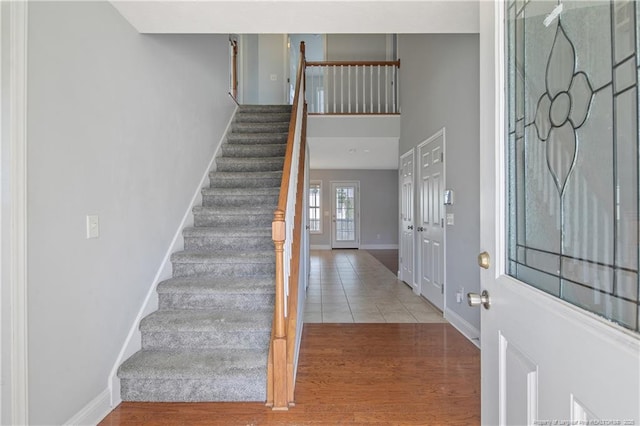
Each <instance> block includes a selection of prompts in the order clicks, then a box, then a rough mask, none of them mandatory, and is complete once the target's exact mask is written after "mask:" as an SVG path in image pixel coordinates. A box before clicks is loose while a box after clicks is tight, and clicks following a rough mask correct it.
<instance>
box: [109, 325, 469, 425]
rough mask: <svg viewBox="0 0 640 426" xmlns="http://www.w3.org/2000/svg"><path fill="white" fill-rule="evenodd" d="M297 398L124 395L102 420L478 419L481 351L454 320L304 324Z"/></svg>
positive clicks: (342, 421)
mask: <svg viewBox="0 0 640 426" xmlns="http://www.w3.org/2000/svg"><path fill="white" fill-rule="evenodd" d="M295 399H296V406H295V407H293V408H291V409H290V410H289V411H288V412H273V411H271V410H270V409H268V408H267V407H265V406H264V405H263V404H262V403H260V402H255V403H122V404H120V405H119V406H118V407H117V408H116V409H115V410H114V411H113V412H112V413H111V414H110V415H109V416H108V417H107V418H105V419H104V420H103V421H102V423H100V425H102V426H115V425H306V424H315V425H337V424H349V425H352V424H358V425H369V424H377V425H476V424H479V423H480V351H479V349H478V348H477V347H475V346H474V345H473V344H472V343H470V342H469V341H468V340H467V339H466V338H465V337H463V336H462V335H461V334H460V333H459V332H458V331H457V330H455V329H454V328H453V327H452V326H451V325H449V324H444V323H441V324H436V323H432V324H305V327H304V332H303V336H302V346H301V352H300V361H299V369H298V379H297V387H296V392H295Z"/></svg>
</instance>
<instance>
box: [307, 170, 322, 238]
mask: <svg viewBox="0 0 640 426" xmlns="http://www.w3.org/2000/svg"><path fill="white" fill-rule="evenodd" d="M321 188H322V184H321V183H320V182H311V183H310V184H309V231H310V232H311V233H312V234H319V233H321V232H322V221H321V220H320V212H321V211H322V209H321V207H320V200H321V199H322V196H321Z"/></svg>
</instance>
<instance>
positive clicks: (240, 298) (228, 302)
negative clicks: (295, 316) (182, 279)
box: [158, 293, 275, 312]
mask: <svg viewBox="0 0 640 426" xmlns="http://www.w3.org/2000/svg"><path fill="white" fill-rule="evenodd" d="M274 301H275V295H274V294H213V295H212V294H198V293H163V294H160V295H159V298H158V305H159V307H160V309H221V310H229V311H252V312H253V311H271V310H273V304H274Z"/></svg>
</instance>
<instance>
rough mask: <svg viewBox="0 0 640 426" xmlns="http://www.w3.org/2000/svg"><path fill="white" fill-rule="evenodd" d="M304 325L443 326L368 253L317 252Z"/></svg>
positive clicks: (438, 314)
mask: <svg viewBox="0 0 640 426" xmlns="http://www.w3.org/2000/svg"><path fill="white" fill-rule="evenodd" d="M304 320H305V322H309V323H401V322H404V323H407V322H408V323H433V322H435V323H442V322H447V321H446V320H445V319H444V318H443V317H442V313H441V312H440V311H438V310H437V309H436V308H435V307H433V306H432V305H431V304H430V303H428V302H427V301H426V300H425V299H424V298H422V297H420V296H417V295H415V294H414V293H413V291H412V290H411V289H410V288H409V286H408V285H407V284H405V283H404V282H402V281H400V280H398V279H397V277H396V275H395V274H394V273H393V272H391V271H390V270H389V269H387V268H386V267H385V266H384V265H382V263H380V262H379V261H378V260H377V259H376V258H374V257H373V256H372V255H371V254H369V253H367V252H366V251H365V250H312V251H311V274H310V278H309V288H308V290H307V301H306V305H305V314H304Z"/></svg>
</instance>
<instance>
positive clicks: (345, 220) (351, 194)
mask: <svg viewBox="0 0 640 426" xmlns="http://www.w3.org/2000/svg"><path fill="white" fill-rule="evenodd" d="M339 193H340V194H341V195H340V196H339V195H338V194H339ZM338 198H340V199H341V200H338ZM331 247H332V248H360V182H359V181H344V182H337V181H332V182H331Z"/></svg>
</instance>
